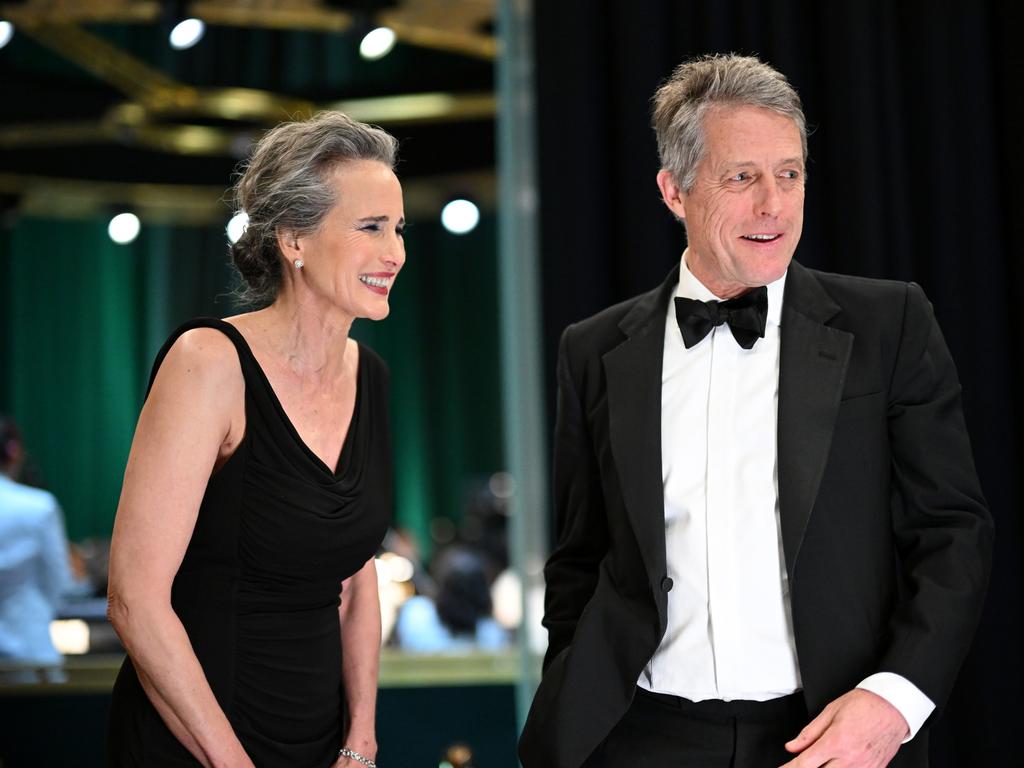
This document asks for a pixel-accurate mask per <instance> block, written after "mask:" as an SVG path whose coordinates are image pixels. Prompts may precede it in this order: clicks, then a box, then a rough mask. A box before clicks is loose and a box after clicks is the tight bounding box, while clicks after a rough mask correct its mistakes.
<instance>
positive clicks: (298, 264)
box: [293, 259, 305, 269]
mask: <svg viewBox="0 0 1024 768" xmlns="http://www.w3.org/2000/svg"><path fill="white" fill-rule="evenodd" d="M293 263H294V264H295V268H296V269H302V267H303V266H304V265H305V262H303V261H302V259H296V260H295V261H294V262H293Z"/></svg>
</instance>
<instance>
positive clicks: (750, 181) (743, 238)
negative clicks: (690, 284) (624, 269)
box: [658, 106, 804, 298]
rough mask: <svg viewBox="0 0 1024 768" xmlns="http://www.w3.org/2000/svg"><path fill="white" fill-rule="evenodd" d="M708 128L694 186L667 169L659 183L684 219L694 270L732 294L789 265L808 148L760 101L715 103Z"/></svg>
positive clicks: (711, 286)
mask: <svg viewBox="0 0 1024 768" xmlns="http://www.w3.org/2000/svg"><path fill="white" fill-rule="evenodd" d="M704 129H705V155H704V159H703V160H702V161H701V163H700V165H699V166H698V167H697V179H696V182H695V183H694V185H693V188H692V189H691V190H690V191H689V192H683V191H682V190H680V189H679V188H678V187H675V185H674V182H673V180H672V179H671V177H670V175H669V174H668V173H667V171H662V172H661V174H659V178H658V183H659V186H660V187H661V189H662V194H663V196H664V197H665V202H666V204H667V205H668V206H669V208H671V209H672V210H673V211H674V212H675V213H676V215H678V216H680V217H681V218H683V219H684V220H685V222H686V234H687V240H688V241H689V250H688V252H687V266H688V267H689V269H690V271H691V272H693V274H694V275H695V276H696V277H697V279H699V280H700V281H701V282H702V283H703V284H704V285H705V286H707V288H708V289H710V290H711V291H712V293H714V294H715V295H717V296H720V297H722V298H730V297H732V296H738V295H739V294H741V293H745V292H746V291H748V290H750V289H751V288H756V287H757V286H761V285H766V284H767V283H770V282H772V281H773V280H777V279H778V278H780V277H781V276H782V275H783V274H784V273H785V271H786V269H787V268H788V267H789V262H790V261H791V260H792V258H793V252H794V251H795V250H796V245H797V242H799V240H800V232H801V230H802V228H803V217H804V162H803V149H802V147H801V144H800V133H799V131H798V130H797V127H796V124H795V123H794V122H793V121H792V120H791V119H790V118H788V117H783V116H782V115H779V114H778V113H776V112H772V111H770V110H767V109H762V108H760V107H747V106H742V107H715V108H712V109H711V110H710V111H709V112H708V113H707V115H706V116H705V121H704ZM663 176H668V178H663Z"/></svg>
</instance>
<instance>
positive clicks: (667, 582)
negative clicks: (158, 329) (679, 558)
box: [661, 576, 672, 592]
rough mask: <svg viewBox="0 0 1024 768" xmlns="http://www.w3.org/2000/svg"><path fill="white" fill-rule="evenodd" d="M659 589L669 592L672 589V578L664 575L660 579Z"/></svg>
mask: <svg viewBox="0 0 1024 768" xmlns="http://www.w3.org/2000/svg"><path fill="white" fill-rule="evenodd" d="M661 591H662V592H671V591H672V579H670V578H669V577H668V576H666V577H665V578H664V579H662V580H661Z"/></svg>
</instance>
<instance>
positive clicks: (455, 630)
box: [395, 545, 509, 653]
mask: <svg viewBox="0 0 1024 768" xmlns="http://www.w3.org/2000/svg"><path fill="white" fill-rule="evenodd" d="M436 559H437V566H436V570H437V574H438V578H437V594H436V597H434V598H433V599H432V598H431V597H430V596H428V595H416V596H414V597H411V598H409V599H408V600H406V601H405V603H404V604H403V605H402V609H401V611H400V612H399V614H398V623H397V624H396V626H395V634H396V636H397V638H398V644H399V646H400V647H401V648H402V650H405V651H412V652H416V653H444V652H451V651H473V650H480V651H500V650H503V649H505V648H506V647H508V643H509V635H508V632H506V630H505V629H504V628H503V627H502V626H501V625H500V624H499V623H498V622H497V621H496V620H495V619H494V616H493V615H492V602H491V591H490V585H489V584H488V578H487V563H486V562H485V560H484V558H483V556H482V555H481V554H479V553H478V552H476V551H474V550H472V549H469V548H468V547H463V546H461V545H454V546H452V547H449V548H448V549H446V550H444V551H443V552H441V553H439V554H438V555H437V556H436Z"/></svg>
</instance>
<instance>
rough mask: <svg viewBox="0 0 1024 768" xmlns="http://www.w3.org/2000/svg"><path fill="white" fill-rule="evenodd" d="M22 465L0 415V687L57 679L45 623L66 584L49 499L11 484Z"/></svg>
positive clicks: (9, 425)
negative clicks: (5, 684) (4, 684)
mask: <svg viewBox="0 0 1024 768" xmlns="http://www.w3.org/2000/svg"><path fill="white" fill-rule="evenodd" d="M23 461H24V448H23V446H22V442H21V435H20V433H19V431H18V427H17V425H16V424H15V423H14V421H13V420H11V419H10V418H8V417H6V416H3V415H0V682H5V683H21V682H35V681H40V680H58V679H61V677H62V674H61V671H60V667H61V663H62V657H61V655H60V653H59V652H58V651H57V649H56V648H55V647H54V645H53V642H52V641H51V640H50V622H51V621H52V620H53V619H54V617H55V616H56V614H57V611H58V609H59V608H60V605H61V599H62V595H64V594H65V593H66V592H67V591H68V590H69V589H70V587H71V585H72V579H71V572H70V566H69V562H68V544H67V539H66V536H65V533H64V522H63V518H62V515H61V510H60V506H59V505H58V503H57V500H56V498H54V496H53V494H51V493H49V492H47V491H44V490H41V489H39V488H32V487H31V486H28V485H23V484H21V483H19V482H17V481H16V479H15V478H17V477H18V475H19V472H20V470H21V466H22V464H23Z"/></svg>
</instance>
